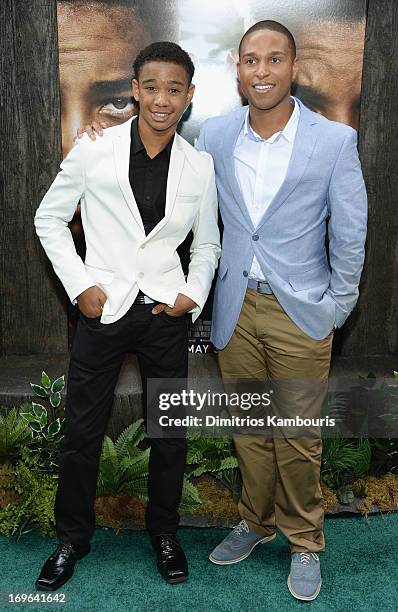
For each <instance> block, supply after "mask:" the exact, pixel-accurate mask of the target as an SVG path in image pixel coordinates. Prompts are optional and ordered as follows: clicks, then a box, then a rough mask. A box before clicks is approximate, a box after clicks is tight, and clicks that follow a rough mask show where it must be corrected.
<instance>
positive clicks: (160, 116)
mask: <svg viewBox="0 0 398 612" xmlns="http://www.w3.org/2000/svg"><path fill="white" fill-rule="evenodd" d="M151 114H152V116H153V117H155V119H167V117H168V116H169V114H170V113H159V112H154V113H151Z"/></svg>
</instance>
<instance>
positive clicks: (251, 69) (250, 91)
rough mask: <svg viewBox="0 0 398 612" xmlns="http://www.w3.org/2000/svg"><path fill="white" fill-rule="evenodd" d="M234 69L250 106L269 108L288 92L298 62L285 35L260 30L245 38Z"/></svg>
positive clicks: (259, 108) (275, 104) (274, 105)
mask: <svg viewBox="0 0 398 612" xmlns="http://www.w3.org/2000/svg"><path fill="white" fill-rule="evenodd" d="M237 69H238V80H239V84H240V88H241V91H242V93H243V95H244V96H245V97H246V98H247V100H248V102H249V104H250V106H251V107H253V108H256V109H258V110H270V109H272V108H275V107H276V106H278V105H279V104H280V103H281V102H282V101H283V100H285V99H286V97H288V96H289V95H290V88H291V85H292V82H293V80H294V79H295V77H296V73H297V70H298V62H297V60H296V59H295V58H293V53H292V51H291V49H290V47H289V42H288V39H287V37H286V36H284V35H283V34H281V33H280V32H273V31H271V30H259V31H257V32H253V33H252V34H249V35H248V36H246V37H245V38H244V40H243V42H242V45H241V52H240V59H239V63H238V66H237Z"/></svg>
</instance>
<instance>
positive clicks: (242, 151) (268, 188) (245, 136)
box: [234, 98, 300, 280]
mask: <svg viewBox="0 0 398 612" xmlns="http://www.w3.org/2000/svg"><path fill="white" fill-rule="evenodd" d="M291 101H292V104H294V110H293V113H292V115H291V117H290V119H289V121H288V122H287V124H286V125H285V127H284V128H283V130H281V131H279V132H276V133H275V134H272V136H270V137H269V138H267V139H264V138H261V136H259V135H258V134H256V132H255V131H254V130H253V129H252V127H251V125H250V118H249V110H248V111H247V115H246V119H245V123H244V124H243V127H242V130H241V132H240V134H239V136H238V140H237V142H236V146H235V151H234V160H235V175H236V178H237V181H238V185H239V187H240V190H241V192H242V195H243V199H244V202H245V204H246V207H247V210H248V211H249V214H250V218H251V220H252V222H253V225H254V227H255V228H256V227H257V226H258V224H259V223H260V221H261V219H262V217H263V216H264V213H265V211H266V210H267V208H268V206H269V205H270V203H271V202H272V200H273V199H274V197H275V195H276V193H277V192H278V191H279V188H280V187H281V185H282V183H283V181H284V180H285V177H286V173H287V168H288V165H289V162H290V158H291V155H292V151H293V144H294V139H295V137H296V132H297V127H298V122H299V117H300V109H299V105H298V104H297V102H295V100H294V98H292V99H291ZM249 277H250V278H254V279H257V280H266V279H265V277H264V274H263V273H262V271H261V268H260V265H259V263H258V261H257V258H256V256H254V259H253V263H252V267H251V269H250V273H249Z"/></svg>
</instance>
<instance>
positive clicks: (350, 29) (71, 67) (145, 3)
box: [57, 0, 366, 156]
mask: <svg viewBox="0 0 398 612" xmlns="http://www.w3.org/2000/svg"><path fill="white" fill-rule="evenodd" d="M365 5H366V2H365V0H350V2H343V1H342V0H323V1H322V0H316V1H314V0H302V2H300V3H297V2H295V1H293V0H286V1H285V2H280V1H278V2H276V1H275V0H217V2H214V0H169V1H167V0H152V1H151V0H59V1H58V3H57V10H58V39H59V73H60V84H61V112H62V145H63V155H64V156H65V155H66V154H67V153H68V151H69V150H70V148H71V146H72V142H73V137H74V136H75V135H76V130H77V128H78V127H79V126H82V125H85V124H89V123H91V122H92V121H103V122H105V123H106V124H107V125H109V126H111V125H116V124H119V123H123V122H124V121H126V120H127V119H129V118H130V117H132V116H133V115H134V114H135V113H136V112H137V109H136V106H135V105H134V101H133V98H132V95H131V77H132V64H133V61H134V58H135V57H136V55H137V53H138V51H139V50H140V49H142V48H143V47H144V46H146V45H147V44H149V43H150V42H152V41H153V40H174V41H176V42H178V43H179V44H180V45H181V46H182V47H183V48H184V49H186V50H187V51H188V52H189V53H190V54H191V55H192V58H193V60H194V63H195V66H196V73H195V77H194V82H195V84H196V92H195V97H194V100H193V103H192V105H191V107H190V109H189V110H188V111H187V113H186V114H185V116H184V120H183V122H182V124H181V129H180V133H181V134H182V135H183V136H184V137H186V138H187V139H188V140H190V141H191V142H193V141H194V139H195V137H197V135H198V133H199V131H200V127H201V124H202V123H203V121H204V120H205V119H206V118H207V117H210V116H214V115H218V114H222V113H226V112H228V111H230V110H233V109H234V108H237V107H238V106H239V105H241V104H242V103H244V102H245V101H244V100H243V99H242V97H241V95H240V92H239V85H238V82H237V78H236V62H237V61H238V56H237V48H238V45H239V40H240V38H241V37H242V34H243V33H244V31H245V30H246V29H248V28H249V27H250V26H251V25H253V24H254V23H256V22H257V21H260V20H262V19H274V20H276V21H280V22H281V23H283V24H284V25H286V26H287V27H288V28H289V29H290V30H291V31H292V33H293V35H294V36H295V38H296V43H297V50H298V56H299V58H300V70H299V74H298V78H297V82H296V84H295V89H294V93H295V94H296V95H297V96H298V97H300V98H301V99H302V100H303V102H304V103H306V104H307V105H308V106H310V107H311V108H312V109H313V110H315V111H317V112H320V113H322V114H324V115H325V116H326V117H328V118H330V119H333V120H337V121H342V122H344V123H347V124H349V125H352V126H353V127H355V128H357V126H358V120H359V98H360V90H361V77H362V62H363V47H364V35H365V12H366V6H365Z"/></svg>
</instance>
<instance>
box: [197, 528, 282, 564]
mask: <svg viewBox="0 0 398 612" xmlns="http://www.w3.org/2000/svg"><path fill="white" fill-rule="evenodd" d="M275 538H276V533H274V534H272V535H271V536H266V537H265V538H261V540H259V541H258V542H256V543H255V544H253V546H252V547H251V549H250V550H249V551H247V552H246V553H245V554H244V555H241V556H240V557H236V558H235V559H230V560H228V561H220V560H219V559H215V558H214V557H213V556H212V553H210V555H209V559H210V561H211V562H212V563H214V564H215V565H233V564H234V563H239V561H243V559H246V557H248V556H249V555H250V554H251V553H252V551H253V549H254V548H255V547H256V546H257V544H267V543H268V542H271V540H274V539H275Z"/></svg>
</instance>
